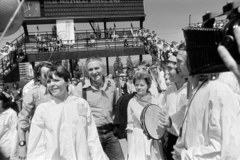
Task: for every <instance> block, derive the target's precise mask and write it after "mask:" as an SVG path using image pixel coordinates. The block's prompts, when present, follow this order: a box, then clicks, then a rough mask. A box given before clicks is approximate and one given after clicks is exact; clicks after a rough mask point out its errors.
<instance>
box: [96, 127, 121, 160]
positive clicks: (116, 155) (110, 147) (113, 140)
mask: <svg viewBox="0 0 240 160" xmlns="http://www.w3.org/2000/svg"><path fill="white" fill-rule="evenodd" d="M98 135H99V138H100V142H101V144H102V147H103V150H104V152H105V153H106V155H107V156H108V158H109V160H124V155H123V151H122V148H121V145H120V142H119V140H118V138H117V137H115V136H114V135H113V131H112V130H111V131H109V130H100V129H98Z"/></svg>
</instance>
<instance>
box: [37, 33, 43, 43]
mask: <svg viewBox="0 0 240 160" xmlns="http://www.w3.org/2000/svg"><path fill="white" fill-rule="evenodd" d="M40 42H42V36H41V34H38V35H37V43H40Z"/></svg>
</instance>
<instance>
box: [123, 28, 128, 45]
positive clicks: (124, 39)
mask: <svg viewBox="0 0 240 160" xmlns="http://www.w3.org/2000/svg"><path fill="white" fill-rule="evenodd" d="M127 39H128V35H127V33H126V32H124V34H123V43H124V46H125V47H126V46H128V41H127Z"/></svg>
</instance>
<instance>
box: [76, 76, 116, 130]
mask: <svg viewBox="0 0 240 160" xmlns="http://www.w3.org/2000/svg"><path fill="white" fill-rule="evenodd" d="M82 85H83V86H82ZM83 89H85V90H86V97H83V98H86V101H87V102H88V103H89V106H90V108H91V110H92V114H93V117H94V119H95V122H96V125H97V126H103V125H105V124H109V123H113V109H114V105H115V103H116V96H117V90H116V86H115V83H114V82H113V80H111V79H107V78H105V80H104V85H103V87H102V88H100V89H97V88H95V87H94V86H93V85H91V82H90V80H89V79H86V80H85V81H84V82H83V84H82V83H79V84H78V86H77V90H78V92H80V93H82V91H83ZM82 95H83V93H82Z"/></svg>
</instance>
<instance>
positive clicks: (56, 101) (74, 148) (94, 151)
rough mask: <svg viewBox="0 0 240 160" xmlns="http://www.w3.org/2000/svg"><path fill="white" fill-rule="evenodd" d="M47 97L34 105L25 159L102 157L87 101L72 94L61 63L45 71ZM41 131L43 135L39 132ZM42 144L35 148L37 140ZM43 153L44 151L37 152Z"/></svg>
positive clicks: (100, 158) (67, 75) (100, 159)
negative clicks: (36, 105)
mask: <svg viewBox="0 0 240 160" xmlns="http://www.w3.org/2000/svg"><path fill="white" fill-rule="evenodd" d="M46 77H47V88H48V91H49V93H50V94H51V100H50V101H49V102H46V103H42V104H40V105H39V106H38V108H37V109H36V111H35V114H34V117H33V119H32V124H31V130H30V135H29V145H28V159H49V160H55V159H76V160H80V159H90V155H91V158H92V159H94V160H95V159H96V160H105V159H106V155H105V154H104V151H103V149H102V146H101V143H100V140H99V137H98V133H97V127H96V125H95V122H94V119H93V116H92V113H91V110H90V107H89V105H88V103H87V102H86V101H85V100H84V99H82V98H80V97H78V96H75V95H74V94H73V91H71V88H70V87H68V86H69V79H70V74H69V72H68V71H67V70H66V69H65V68H64V67H63V66H57V67H53V68H51V69H50V70H49V71H48V72H47V76H46ZM42 133H44V134H42ZM43 139H44V141H45V145H44V147H39V144H41V141H43ZM39 153H44V154H39Z"/></svg>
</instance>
